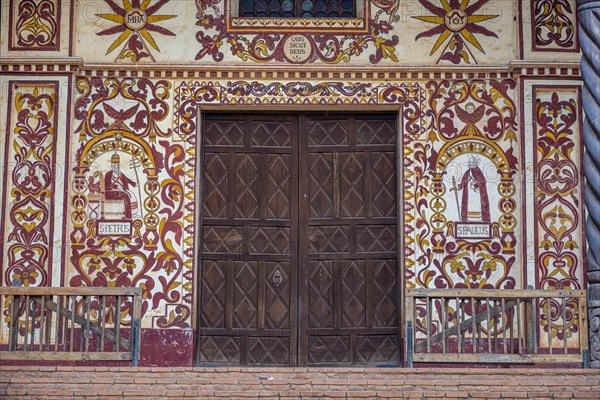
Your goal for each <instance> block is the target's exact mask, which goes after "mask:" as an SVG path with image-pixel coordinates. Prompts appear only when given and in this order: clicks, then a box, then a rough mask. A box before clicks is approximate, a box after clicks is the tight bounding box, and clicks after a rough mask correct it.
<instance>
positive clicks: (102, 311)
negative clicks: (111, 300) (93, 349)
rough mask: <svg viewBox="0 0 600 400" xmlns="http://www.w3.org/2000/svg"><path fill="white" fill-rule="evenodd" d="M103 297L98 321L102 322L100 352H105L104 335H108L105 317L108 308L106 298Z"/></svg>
mask: <svg viewBox="0 0 600 400" xmlns="http://www.w3.org/2000/svg"><path fill="white" fill-rule="evenodd" d="M101 297H102V304H101V305H100V311H98V321H100V329H101V331H102V334H101V335H100V351H102V352H103V351H104V334H105V333H106V321H105V319H106V318H105V317H104V307H105V306H106V296H101Z"/></svg>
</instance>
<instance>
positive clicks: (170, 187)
mask: <svg viewBox="0 0 600 400" xmlns="http://www.w3.org/2000/svg"><path fill="white" fill-rule="evenodd" d="M77 85H78V93H79V97H78V98H77V100H76V103H75V108H76V112H75V120H76V121H77V122H78V125H77V126H76V127H75V135H74V136H73V138H74V140H75V142H74V143H73V149H74V150H73V151H74V158H75V160H76V166H75V167H74V168H73V170H72V171H71V175H70V176H71V194H70V199H69V202H70V207H71V209H72V213H71V214H70V216H71V217H70V220H69V221H68V222H69V225H68V232H69V239H70V243H71V245H70V265H71V267H70V268H69V269H68V270H67V277H66V281H65V284H67V285H68V286H125V287H127V286H136V287H141V288H143V290H144V305H143V308H142V311H143V313H144V314H145V315H146V316H147V317H148V318H147V320H146V321H147V324H149V325H150V326H152V327H154V326H156V327H160V328H167V327H173V326H177V327H180V328H182V327H187V326H189V324H190V304H191V300H192V299H191V290H192V288H191V278H192V277H191V271H188V270H187V269H188V268H186V266H185V265H184V264H185V263H186V255H185V253H184V251H183V235H184V229H185V227H184V220H183V218H184V209H183V207H184V186H185V179H184V168H183V165H184V162H185V153H184V149H183V147H182V146H181V145H179V144H174V143H172V141H171V137H172V130H171V129H170V128H164V127H163V126H164V125H165V124H164V123H163V121H165V120H167V116H168V114H169V105H168V102H167V101H168V99H169V97H170V96H171V93H170V89H171V83H170V82H167V81H156V82H152V81H150V80H147V79H140V80H132V79H124V80H118V79H106V80H102V79H97V78H93V79H81V80H79V81H78V84H77ZM129 306H130V305H129ZM128 313H129V310H128V309H127V305H126V306H125V308H123V314H124V316H125V315H127V314H128ZM150 316H152V318H150Z"/></svg>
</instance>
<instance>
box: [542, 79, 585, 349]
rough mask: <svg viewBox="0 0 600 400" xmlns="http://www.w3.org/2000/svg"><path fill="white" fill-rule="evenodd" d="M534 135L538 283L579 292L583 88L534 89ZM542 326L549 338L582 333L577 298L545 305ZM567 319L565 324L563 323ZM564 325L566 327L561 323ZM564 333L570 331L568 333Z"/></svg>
mask: <svg viewBox="0 0 600 400" xmlns="http://www.w3.org/2000/svg"><path fill="white" fill-rule="evenodd" d="M533 92H534V93H533V94H534V98H535V105H534V106H535V110H534V112H535V114H534V115H535V131H536V142H535V143H536V147H537V150H536V153H535V155H536V162H535V165H536V167H537V170H536V175H537V180H536V181H537V182H536V183H537V185H536V205H535V211H536V217H535V218H536V221H537V224H536V225H537V226H536V232H537V233H536V241H537V249H536V253H537V256H536V260H537V263H538V265H537V269H536V275H537V276H536V283H537V286H538V287H540V288H543V289H563V288H564V289H580V288H581V287H582V284H581V283H582V280H583V265H582V264H583V263H582V260H583V249H584V248H585V239H584V238H583V235H582V232H581V226H582V221H583V215H582V209H581V207H580V205H581V204H582V194H583V190H582V184H581V178H580V175H581V171H580V167H579V166H580V165H581V139H580V135H579V133H580V124H581V121H580V115H581V111H580V106H579V103H578V101H577V100H578V99H579V98H580V89H579V87H577V86H571V87H568V86H566V87H552V86H534V88H533ZM543 309H544V312H543V314H542V316H541V324H542V327H543V329H544V331H546V332H547V331H548V330H550V332H551V337H552V338H553V340H554V339H556V340H558V341H562V340H563V338H564V336H565V335H566V336H567V338H569V339H573V338H574V337H573V336H575V334H576V333H577V332H578V331H579V327H578V312H579V304H578V302H577V299H569V300H568V301H567V302H565V304H561V303H559V302H552V301H547V302H546V303H545V304H544V307H543ZM563 320H566V321H563ZM563 322H564V323H563ZM565 328H566V329H565Z"/></svg>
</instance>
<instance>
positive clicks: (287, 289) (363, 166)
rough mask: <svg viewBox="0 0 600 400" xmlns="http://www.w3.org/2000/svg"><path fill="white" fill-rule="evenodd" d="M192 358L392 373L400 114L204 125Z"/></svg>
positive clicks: (396, 342) (396, 346)
mask: <svg viewBox="0 0 600 400" xmlns="http://www.w3.org/2000/svg"><path fill="white" fill-rule="evenodd" d="M201 137H202V142H203V146H202V148H203V153H202V165H203V176H202V180H201V182H202V183H201V185H202V202H203V208H202V215H201V228H202V235H201V244H202V247H201V248H202V250H201V254H200V263H201V268H200V281H199V283H200V284H199V287H200V290H199V292H200V295H199V302H200V304H199V306H200V311H199V317H200V318H199V327H198V337H197V340H198V344H197V355H196V360H197V363H198V364H204V365H207V364H210V365H231V364H238V365H239V364H241V365H290V366H295V365H301V366H303V365H398V362H399V357H400V348H401V346H400V336H399V329H400V328H399V326H400V323H399V321H400V315H399V302H400V290H399V288H400V284H399V283H400V279H399V272H398V259H397V257H398V238H397V213H398V211H397V196H396V184H397V183H396V137H397V133H396V117H395V116H394V115H368V114H352V115H348V114H333V115H331V114H329V115H324V114H323V115H320V114H305V115H294V114H292V115H287V114H277V115H262V114H208V115H206V116H205V117H204V124H203V131H202V135H201Z"/></svg>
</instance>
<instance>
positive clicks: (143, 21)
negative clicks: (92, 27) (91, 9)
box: [96, 0, 176, 62]
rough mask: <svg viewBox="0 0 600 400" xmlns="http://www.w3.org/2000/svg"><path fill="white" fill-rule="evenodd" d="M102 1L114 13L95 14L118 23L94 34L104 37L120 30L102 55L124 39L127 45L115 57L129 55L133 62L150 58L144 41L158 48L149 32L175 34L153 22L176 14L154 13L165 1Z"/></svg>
mask: <svg viewBox="0 0 600 400" xmlns="http://www.w3.org/2000/svg"><path fill="white" fill-rule="evenodd" d="M104 2H105V3H106V4H108V6H109V7H110V8H111V9H112V11H113V12H114V13H113V14H96V15H97V16H98V17H100V18H103V19H106V20H109V21H112V22H116V23H117V24H118V25H116V26H113V27H112V28H108V29H105V30H103V31H101V32H98V33H97V35H99V36H106V35H114V34H117V33H120V35H119V37H118V38H117V39H116V40H115V41H114V42H113V43H112V44H111V45H110V47H109V48H108V50H107V51H106V54H110V53H111V52H112V51H113V50H115V49H116V48H117V47H119V46H120V45H121V44H122V43H123V42H125V41H127V45H126V46H125V47H124V49H123V50H122V51H121V53H120V55H119V57H117V59H124V58H129V59H131V60H132V61H134V62H137V61H139V60H140V59H141V58H144V57H150V58H151V59H152V60H153V61H154V58H153V57H152V55H151V53H150V51H149V50H148V47H147V46H146V43H148V44H150V46H152V48H154V49H155V50H156V51H160V49H159V48H158V44H156V41H155V40H154V38H153V37H152V35H151V34H150V32H156V33H159V34H161V35H167V36H176V35H175V33H173V32H171V31H170V30H168V29H165V28H163V27H161V26H158V25H157V24H156V23H157V22H160V21H165V20H168V19H171V18H175V17H176V15H155V14H156V12H158V10H160V8H161V7H162V6H164V5H165V4H166V3H168V2H169V0H158V1H156V2H154V4H150V3H152V0H122V2H123V7H121V6H119V5H118V4H117V3H115V2H114V1H113V0H104Z"/></svg>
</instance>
